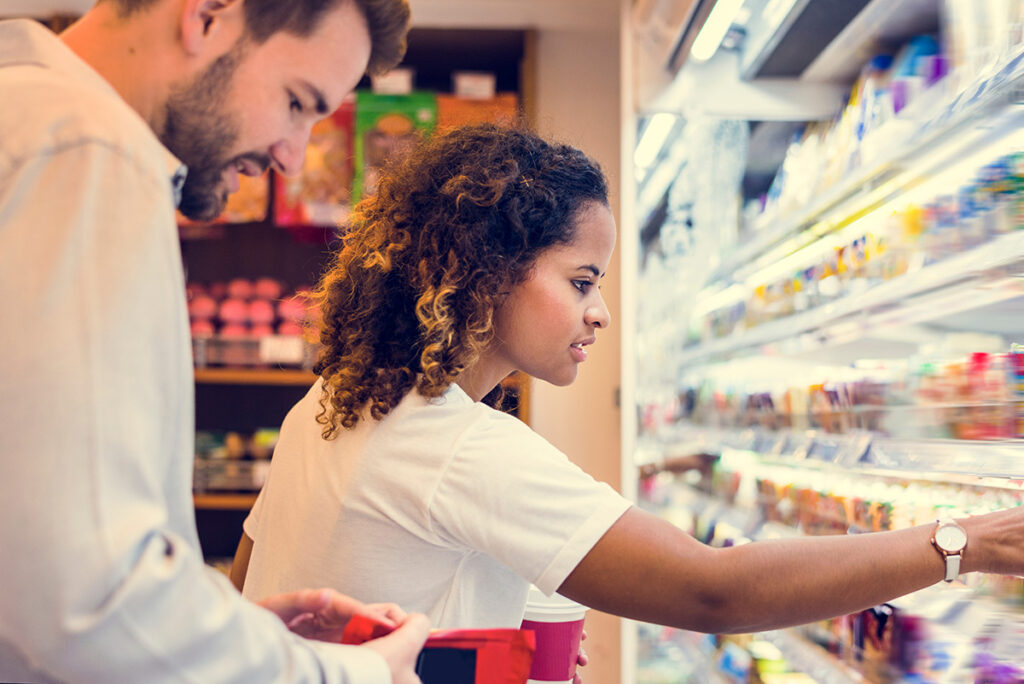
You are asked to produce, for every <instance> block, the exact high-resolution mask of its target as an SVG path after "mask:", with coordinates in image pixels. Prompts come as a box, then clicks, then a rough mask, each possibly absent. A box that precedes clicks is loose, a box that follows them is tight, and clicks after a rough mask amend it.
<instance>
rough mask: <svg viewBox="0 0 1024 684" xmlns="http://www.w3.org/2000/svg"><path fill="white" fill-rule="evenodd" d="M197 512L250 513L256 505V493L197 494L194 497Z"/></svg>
mask: <svg viewBox="0 0 1024 684" xmlns="http://www.w3.org/2000/svg"><path fill="white" fill-rule="evenodd" d="M192 498H193V500H194V501H195V506H196V509H197V510H207V511H245V512H248V511H249V509H250V508H252V505H253V504H254V503H256V493H255V492H252V493H248V492H247V493H228V494H210V493H203V494H195V495H193V497H192Z"/></svg>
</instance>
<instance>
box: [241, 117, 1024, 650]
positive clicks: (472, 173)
mask: <svg viewBox="0 0 1024 684" xmlns="http://www.w3.org/2000/svg"><path fill="white" fill-rule="evenodd" d="M614 242H615V226H614V222H613V219H612V215H611V212H610V210H609V208H608V201H607V187H606V182H605V180H604V177H603V176H602V174H601V171H600V170H599V168H598V167H597V165H596V164H595V163H594V162H592V161H591V160H589V159H588V158H587V157H586V156H585V155H583V154H582V153H581V152H579V151H578V150H575V149H573V148H571V147H567V146H564V145H555V144H550V143H547V142H545V141H543V140H541V139H539V138H537V137H536V136H533V135H531V134H528V133H525V132H521V131H515V130H508V129H502V128H498V127H495V126H474V127H468V128H464V129H460V130H456V131H454V132H451V133H448V134H445V135H442V136H438V137H436V138H434V139H433V140H431V141H429V142H427V143H426V144H424V145H423V146H422V147H421V148H419V149H418V150H417V151H416V152H415V153H414V154H413V155H412V157H411V158H409V159H408V160H407V161H406V162H405V163H403V164H402V165H401V166H400V167H399V168H397V169H395V170H393V171H392V172H391V174H390V175H389V176H387V177H386V178H385V179H384V180H383V182H382V183H381V185H380V190H379V194H378V195H377V196H376V197H375V198H372V199H368V200H366V201H365V202H364V203H362V204H361V205H360V206H359V207H358V208H357V211H356V212H355V214H354V216H353V220H352V229H351V231H350V232H349V233H348V234H347V235H346V237H345V239H344V244H343V247H342V249H341V251H340V252H339V253H338V256H337V260H336V262H335V264H334V266H333V268H332V269H331V270H330V272H329V273H328V274H327V276H326V277H325V278H324V279H323V282H322V284H321V287H320V290H319V295H320V302H321V306H322V311H323V318H324V320H323V327H322V333H321V342H322V344H323V352H322V354H321V356H320V358H319V361H318V363H317V366H316V370H317V372H318V373H319V374H320V380H318V382H317V383H316V384H315V385H314V386H313V388H312V389H311V390H310V392H309V393H308V394H307V396H306V397H305V398H304V399H302V400H301V401H300V402H299V403H298V404H297V405H296V406H295V407H294V408H293V409H292V411H291V412H290V413H289V414H288V417H287V418H286V419H285V422H284V426H283V429H282V432H281V438H280V442H279V444H278V446H277V449H276V451H275V454H274V458H273V462H272V465H271V470H270V476H269V478H268V480H267V483H266V485H265V486H264V488H263V491H262V492H261V494H260V497H259V500H258V501H257V503H256V505H255V507H254V508H253V511H252V513H251V514H250V516H249V518H248V519H247V520H246V523H245V532H246V535H245V536H243V539H242V543H241V545H240V549H239V555H238V556H237V557H236V573H235V579H236V581H237V582H240V581H241V580H242V578H243V577H244V576H245V570H246V566H248V576H247V577H245V579H244V585H245V586H244V593H245V594H246V595H247V596H249V597H250V598H253V599H257V600H258V599H260V598H261V597H263V596H265V595H268V594H274V593H280V592H286V591H290V590H292V589H294V588H295V587H300V586H333V587H335V588H337V589H339V590H341V591H343V592H346V593H348V594H351V595H353V596H356V597H358V598H359V599H360V600H363V601H381V600H391V601H396V602H397V603H399V604H400V605H402V606H403V607H404V608H406V609H407V610H415V611H420V612H423V613H426V614H427V615H429V617H430V618H431V620H432V622H433V624H434V625H435V626H438V627H463V628H468V627H515V626H518V625H519V624H520V622H521V620H522V617H523V611H524V607H525V603H526V597H527V592H528V589H529V584H530V583H533V584H535V585H537V587H538V588H540V589H541V590H542V591H544V592H546V593H551V592H554V591H558V592H560V593H562V594H564V595H565V596H568V597H569V598H572V599H575V600H577V601H579V602H581V603H583V604H585V605H588V606H591V607H593V608H597V609H599V610H603V611H606V612H610V613H614V614H618V615H622V616H626V617H630V618H634V619H639V620H644V621H647V622H654V623H659V624H666V625H672V626H676V627H683V628H688V629H695V630H701V631H707V632H718V633H721V632H733V631H741V632H750V631H758V630H763V629H769V628H774V627H780V626H785V625H792V624H796V623H800V622H809V621H814V620H818V619H823V618H826V617H830V616H835V615H842V614H846V613H851V612H854V611H857V610H861V609H864V608H867V607H870V606H873V605H876V604H878V603H882V602H884V601H887V600H890V599H892V598H894V597H896V596H899V595H902V594H905V593H907V592H910V591H913V590H916V589H919V588H922V587H925V586H927V585H929V584H932V583H934V582H937V581H938V580H940V579H943V578H944V577H947V578H953V577H956V575H957V573H958V572H968V571H976V570H983V571H989V572H1001V573H1021V572H1022V571H1024V507H1020V508H1018V509H1015V510H1011V511H1001V512H997V513H991V514H988V515H983V516H974V517H970V518H964V519H961V520H959V521H957V522H946V523H943V525H942V526H939V527H938V528H937V527H936V525H934V524H933V525H921V526H918V527H914V528H911V529H904V530H899V531H894V532H884V533H877V534H864V535H856V536H839V537H834V536H833V537H816V538H806V539H790V540H782V541H770V542H757V543H753V544H747V545H743V546H738V547H734V548H727V549H715V548H710V547H708V546H705V545H703V544H700V543H699V542H697V541H696V540H694V539H693V538H692V537H690V536H689V535H687V534H685V533H683V532H682V531H681V530H679V529H677V528H676V527H674V526H672V525H671V524H669V523H667V522H665V521H663V520H661V519H659V518H657V517H655V516H653V515H651V514H649V513H645V512H643V511H641V510H639V509H637V508H636V507H634V506H632V505H631V504H630V502H629V501H627V500H626V499H624V498H622V497H621V496H619V495H618V494H617V493H615V492H614V491H613V490H612V489H611V488H610V487H608V486H607V485H605V484H601V483H598V482H595V481H594V480H593V479H591V478H590V477H589V476H588V475H586V474H585V473H583V472H582V471H581V470H579V469H578V468H577V467H576V466H574V465H572V464H571V463H570V462H569V461H568V460H567V459H566V457H565V456H564V455H563V454H562V453H560V452H559V451H558V450H557V449H555V447H553V446H552V445H550V444H549V443H547V442H546V441H545V440H543V439H542V438H540V437H539V436H538V435H536V434H535V433H533V432H532V431H531V430H530V429H529V427H527V426H526V425H525V424H524V423H522V422H520V421H518V420H516V419H515V418H513V417H511V416H509V415H506V414H503V413H501V412H499V411H497V410H495V409H493V408H491V407H490V406H489V404H490V403H493V401H494V399H495V393H496V391H498V390H497V388H498V387H499V383H500V382H501V380H502V379H503V378H504V377H505V376H507V375H508V374H509V373H511V372H513V371H516V370H519V371H523V372H526V373H528V374H530V375H532V376H534V377H536V378H539V379H541V380H545V381H548V382H550V383H553V384H556V385H567V384H569V383H571V382H572V381H573V380H574V379H575V377H576V372H577V369H578V366H579V364H580V363H582V362H584V361H585V360H586V357H587V351H586V347H587V346H588V345H590V344H592V343H593V342H594V341H595V333H596V331H597V330H599V329H603V328H605V327H607V326H608V324H609V315H608V310H607V308H606V307H605V304H604V301H603V299H602V297H601V293H600V289H599V287H598V283H599V281H600V278H601V276H602V275H603V274H604V272H605V270H606V269H607V267H608V264H609V261H610V259H611V255H612V249H613V246H614ZM609 449H610V451H612V452H613V453H614V452H615V451H616V449H615V446H614V445H609ZM936 529H938V530H939V531H940V534H933V533H934V532H935V531H936ZM964 535H966V538H967V539H969V540H970V546H969V549H970V550H969V551H968V552H966V553H963V549H962V548H960V549H957V548H954V547H955V546H956V545H957V544H956V542H957V540H958V539H961V538H962V537H963V536H964ZM250 554H251V559H250Z"/></svg>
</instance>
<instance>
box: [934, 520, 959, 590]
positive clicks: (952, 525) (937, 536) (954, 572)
mask: <svg viewBox="0 0 1024 684" xmlns="http://www.w3.org/2000/svg"><path fill="white" fill-rule="evenodd" d="M936 523H937V524H936V526H935V532H934V533H932V545H933V546H934V547H935V548H936V549H937V550H938V552H939V553H940V554H942V557H943V558H945V560H946V576H945V577H944V578H943V579H944V580H945V581H946V582H952V581H953V580H955V579H956V578H957V576H959V575H960V560H961V559H962V558H963V555H964V549H966V548H967V530H965V529H964V528H963V527H962V526H961V525H960V524H959V523H957V522H954V521H953V520H937V521H936Z"/></svg>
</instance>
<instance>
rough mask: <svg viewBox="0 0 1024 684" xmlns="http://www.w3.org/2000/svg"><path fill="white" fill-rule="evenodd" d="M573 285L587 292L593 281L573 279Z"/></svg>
mask: <svg viewBox="0 0 1024 684" xmlns="http://www.w3.org/2000/svg"><path fill="white" fill-rule="evenodd" d="M572 284H573V287H575V288H576V289H577V290H579V291H580V292H583V293H586V292H587V290H589V289H590V286H591V285H592V283H591V282H590V281H589V280H574V281H572Z"/></svg>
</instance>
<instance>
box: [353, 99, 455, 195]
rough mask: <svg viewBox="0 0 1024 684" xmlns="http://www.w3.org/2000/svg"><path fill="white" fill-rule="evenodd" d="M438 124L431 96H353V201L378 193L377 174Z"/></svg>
mask: <svg viewBox="0 0 1024 684" xmlns="http://www.w3.org/2000/svg"><path fill="white" fill-rule="evenodd" d="M436 123H437V100H436V98H435V96H434V93H427V92H413V93H410V94H408V95H377V94H376V93H369V92H365V91H359V92H358V93H357V97H356V144H355V153H356V154H355V184H354V185H353V189H352V200H353V201H354V202H358V201H359V199H360V198H361V197H362V196H363V195H372V194H373V193H374V192H376V190H377V182H378V181H379V180H380V172H381V170H382V169H383V168H384V166H385V165H386V164H387V163H389V162H390V161H393V160H395V159H396V158H398V157H400V156H401V155H402V154H403V151H405V150H408V149H409V148H410V147H411V146H412V145H415V144H416V141H417V140H419V139H420V136H423V135H427V134H429V133H430V131H432V130H433V129H434V127H435V125H436Z"/></svg>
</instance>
